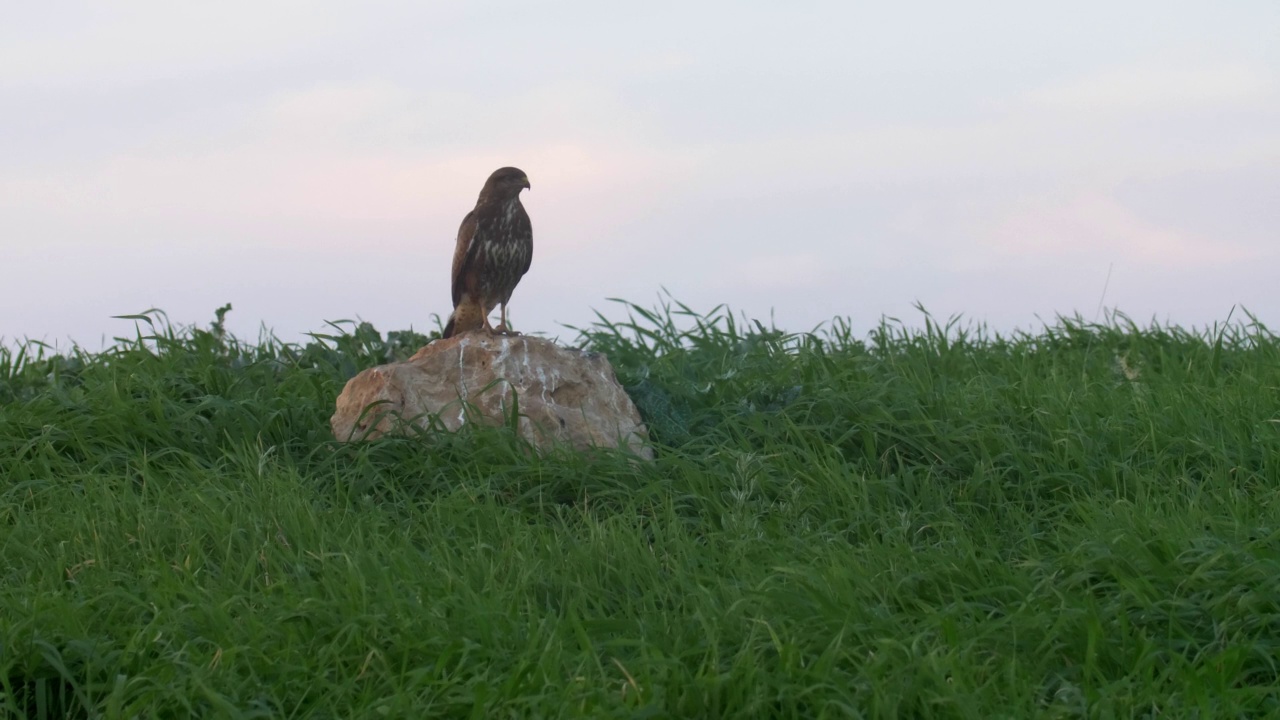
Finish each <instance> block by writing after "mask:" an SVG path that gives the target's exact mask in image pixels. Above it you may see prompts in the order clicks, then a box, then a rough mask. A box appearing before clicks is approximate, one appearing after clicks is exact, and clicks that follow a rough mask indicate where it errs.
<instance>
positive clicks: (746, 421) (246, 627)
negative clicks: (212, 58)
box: [0, 305, 1280, 718]
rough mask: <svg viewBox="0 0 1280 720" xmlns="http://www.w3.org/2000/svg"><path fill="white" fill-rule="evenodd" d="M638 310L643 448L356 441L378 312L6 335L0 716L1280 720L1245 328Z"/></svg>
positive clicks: (633, 338) (1272, 538)
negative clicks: (1011, 324) (54, 345)
mask: <svg viewBox="0 0 1280 720" xmlns="http://www.w3.org/2000/svg"><path fill="white" fill-rule="evenodd" d="M628 307H629V312H630V313H631V317H632V321H631V322H629V323H624V324H618V325H614V324H610V323H605V322H601V323H600V324H599V325H596V326H594V327H591V328H588V329H585V330H583V331H582V338H581V342H582V343H585V344H588V345H590V346H592V347H594V348H596V349H598V350H602V351H604V352H606V353H608V355H609V357H610V358H611V359H612V361H613V362H614V364H615V367H616V368H617V370H618V375H619V378H620V379H621V380H622V382H623V383H624V384H625V385H626V386H627V388H628V390H629V391H630V392H631V394H632V397H633V398H635V400H636V403H637V404H638V406H639V407H640V409H641V411H642V413H643V414H644V416H645V419H646V421H647V422H648V423H649V427H650V429H651V433H652V436H653V437H652V439H653V442H654V444H655V446H656V450H657V460H656V462H654V463H652V464H636V463H633V462H630V461H629V460H628V459H627V458H626V457H623V456H621V455H619V454H603V455H600V456H596V457H593V458H590V459H584V458H579V457H574V456H571V455H569V454H552V455H548V456H543V457H528V456H527V455H526V453H525V452H524V449H523V448H522V447H521V446H520V444H519V442H518V440H516V439H514V438H512V437H511V436H509V435H508V434H507V433H506V432H505V431H504V430H503V429H476V430H471V431H464V432H463V433H461V434H459V435H456V436H433V437H428V438H425V439H418V440H407V439H398V440H396V439H389V440H383V441H380V442H376V443H370V444H364V445H351V446H345V445H338V444H336V443H334V442H333V441H332V439H331V438H330V436H329V430H328V418H329V415H330V414H331V412H332V408H333V402H334V398H335V397H336V395H337V393H338V392H339V391H340V389H341V388H342V385H343V383H344V382H345V381H346V379H347V378H349V377H350V376H351V375H353V374H354V373H355V372H356V371H358V370H359V369H361V368H364V367H368V366H371V365H375V364H378V363H382V362H385V361H386V360H387V359H389V358H394V357H404V356H407V355H408V354H409V353H411V352H412V351H413V350H415V349H416V348H417V347H418V346H419V345H420V344H421V343H422V342H424V340H425V338H422V337H421V336H416V335H413V334H412V333H391V334H389V335H387V336H385V337H384V336H382V335H380V334H379V333H378V332H377V331H376V330H374V329H373V328H371V327H369V326H367V325H362V326H355V325H350V326H348V325H338V326H336V327H341V328H345V329H346V330H347V332H337V331H335V333H334V334H333V335H332V336H327V337H317V338H316V339H315V341H314V342H312V343H310V344H308V345H306V346H305V347H303V346H296V345H286V344H282V343H280V342H277V341H274V340H272V339H270V338H267V339H264V340H262V341H260V342H258V343H251V342H242V341H239V340H236V339H234V338H230V337H225V336H224V335H223V333H222V332H221V324H220V322H219V323H215V324H214V325H213V326H212V327H211V328H209V329H197V328H187V329H174V328H171V327H169V326H168V325H167V324H166V323H165V322H163V318H162V316H159V315H156V314H152V315H148V316H146V317H145V318H144V319H141V320H139V321H138V323H139V327H140V328H141V332H140V336H139V337H138V338H135V339H131V340H121V341H119V342H117V344H116V345H115V346H114V347H112V348H110V349H108V350H106V351H105V352H102V353H98V354H90V353H85V352H80V351H72V352H70V353H69V354H65V355H62V356H50V355H48V354H46V353H42V351H41V349H40V348H39V347H38V346H35V345H30V344H28V345H25V346H20V347H17V348H16V349H15V348H14V347H10V349H8V350H4V351H0V697H2V700H0V718H3V717H19V718H20V717H33V718H39V717H64V716H81V717H97V716H103V717H107V718H116V717H133V716H141V717H157V718H161V717H165V718H167V717H185V716H188V715H196V716H202V717H340V718H347V717H353V718H364V717H374V718H376V717H433V716H440V717H473V718H489V717H513V716H514V717H530V716H586V717H797V718H798V717H806V718H807V717H877V718H893V717H915V718H933V717H937V718H950V717H973V718H995V717H1018V718H1022V717H1064V718H1065V717H1161V718H1163V717H1204V718H1207V717H1263V716H1280V670H1278V666H1277V663H1278V662H1280V661H1278V660H1277V658H1280V339H1277V336H1276V335H1275V334H1273V333H1272V332H1271V331H1269V330H1267V329H1266V328H1265V327H1263V326H1261V325H1260V324H1259V323H1257V322H1256V321H1252V319H1250V320H1248V321H1246V322H1243V323H1233V324H1231V325H1229V326H1226V325H1224V326H1222V327H1218V328H1215V329H1210V330H1207V331H1204V332H1189V331H1185V330H1182V329H1179V328H1174V327H1163V326H1149V327H1139V326H1136V325H1134V324H1132V323H1130V322H1128V321H1127V320H1126V319H1124V318H1123V317H1115V318H1112V319H1111V320H1110V321H1108V322H1106V323H1103V324H1092V323H1086V322H1083V321H1080V320H1059V321H1057V323H1056V324H1055V325H1054V326H1052V327H1049V328H1047V329H1045V330H1043V331H1041V332H1039V333H1036V334H1027V335H1022V334H1019V335H1015V336H1012V337H997V336H994V335H991V334H987V333H984V332H982V331H981V330H979V329H973V328H969V329H965V328H963V327H961V326H958V325H956V324H951V325H946V324H944V325H943V326H941V327H940V326H939V325H937V324H935V323H933V322H932V321H930V322H929V323H928V325H927V327H925V328H924V329H923V330H919V331H915V330H909V329H906V328H905V327H904V326H903V325H901V324H899V323H894V322H886V323H884V324H882V325H881V326H880V327H879V328H878V329H877V330H875V331H873V332H872V333H871V334H870V335H869V336H867V337H865V338H862V337H854V336H853V335H852V334H851V332H850V331H849V328H848V325H847V324H845V323H843V322H840V321H835V322H833V323H832V324H830V325H828V326H826V327H825V328H824V329H822V330H820V331H819V332H817V333H815V334H802V335H789V334H784V333H781V332H778V331H775V330H773V329H769V328H766V327H764V326H761V325H760V324H758V323H742V322H738V323H735V322H734V318H733V317H732V316H731V315H730V314H728V313H726V312H725V311H724V310H717V311H713V312H711V313H710V314H707V315H703V316H697V315H693V314H692V313H690V312H688V311H687V310H686V309H683V308H682V307H680V306H678V305H677V306H676V307H674V308H658V309H656V310H646V309H644V308H640V307H634V306H628ZM673 318H674V320H673ZM681 328H684V329H681ZM690 328H691V329H690Z"/></svg>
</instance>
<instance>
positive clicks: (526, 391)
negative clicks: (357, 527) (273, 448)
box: [330, 332, 653, 460]
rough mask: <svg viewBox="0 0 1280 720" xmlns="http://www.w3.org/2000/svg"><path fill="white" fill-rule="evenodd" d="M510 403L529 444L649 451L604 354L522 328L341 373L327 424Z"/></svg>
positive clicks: (380, 429)
mask: <svg viewBox="0 0 1280 720" xmlns="http://www.w3.org/2000/svg"><path fill="white" fill-rule="evenodd" d="M513 392H514V394H515V396H516V397H515V400H516V401H517V402H515V403H513V397H512V394H513ZM373 403H381V404H379V405H377V406H375V407H372V408H370V407H369V406H370V405H371V404H373ZM468 406H470V407H468ZM515 406H518V407H519V412H520V425H519V427H520V434H521V435H522V436H523V437H524V438H525V439H526V440H528V441H529V442H530V443H532V444H533V445H534V446H535V447H538V448H547V447H549V446H551V445H553V444H555V443H568V444H569V445H570V446H572V447H574V448H576V449H579V450H586V449H588V448H592V447H626V448H628V449H630V450H631V452H633V453H635V454H636V455H639V456H640V457H643V458H645V459H650V460H651V459H653V450H652V449H651V448H649V447H648V446H647V445H645V443H644V441H645V440H646V439H647V438H648V433H647V432H646V431H645V427H644V425H643V423H641V421H640V413H639V412H637V411H636V406H635V405H634V404H633V403H632V402H631V398H629V397H627V393H626V391H625V390H623V389H622V386H621V385H619V384H618V379H617V377H616V376H615V375H614V373H613V367H612V366H610V365H609V361H608V359H607V358H605V356H604V355H601V354H599V353H592V352H585V351H582V350H571V349H567V348H562V347H560V346H558V345H556V344H555V343H553V342H551V341H549V340H543V339H540V338H534V337H525V336H515V337H507V336H503V335H489V334H487V333H483V332H472V333H465V334H463V335H459V336H457V337H452V338H448V339H446V340H436V341H435V342H433V343H431V344H430V345H427V346H426V347H424V348H422V349H421V350H419V351H418V352H417V353H416V354H414V356H413V357H411V358H409V360H408V361H406V362H398V363H391V364H389V365H379V366H378V367H374V368H369V369H368V370H365V371H364V372H362V373H360V374H359V375H356V376H355V377H353V378H351V380H350V381H348V382H347V386H346V387H345V388H344V389H343V390H342V394H341V395H339V396H338V403H337V411H336V412H335V413H334V414H333V418H332V419H331V421H330V424H331V425H332V427H333V434H334V436H335V437H336V438H338V439H339V440H344V441H345V440H359V439H361V438H374V437H377V436H379V435H382V434H385V433H389V432H396V431H397V430H398V429H400V430H403V429H404V427H403V425H402V424H401V423H402V421H410V422H412V423H414V424H416V425H418V426H419V427H427V426H429V425H430V423H431V418H432V416H437V417H439V419H440V422H441V423H443V425H444V426H445V427H446V428H448V429H449V430H451V431H452V430H457V429H458V428H459V427H461V426H462V424H463V423H464V422H467V421H468V420H470V421H481V422H487V423H490V424H495V425H497V424H501V423H503V422H506V420H505V418H509V417H510V416H511V409H512V408H513V407H515ZM366 408H368V411H366ZM397 426H399V428H398V427H397Z"/></svg>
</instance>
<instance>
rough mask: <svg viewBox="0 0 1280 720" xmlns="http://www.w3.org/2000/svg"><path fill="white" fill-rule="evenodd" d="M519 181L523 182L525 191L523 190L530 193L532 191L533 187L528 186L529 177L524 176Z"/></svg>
mask: <svg viewBox="0 0 1280 720" xmlns="http://www.w3.org/2000/svg"><path fill="white" fill-rule="evenodd" d="M520 180H521V182H523V183H524V189H525V190H528V191H530V192H532V191H533V186H532V185H530V184H529V176H528V175H525V176H524V177H523V178H521V179H520Z"/></svg>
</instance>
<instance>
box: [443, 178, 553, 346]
mask: <svg viewBox="0 0 1280 720" xmlns="http://www.w3.org/2000/svg"><path fill="white" fill-rule="evenodd" d="M528 187H529V177H528V176H527V175H525V174H524V172H523V171H521V170H519V169H517V168H513V167H504V168H499V169H497V170H494V171H493V174H492V175H490V176H489V179H488V180H487V181H485V184H484V188H483V189H481V190H480V199H479V200H476V207H475V209H474V210H472V211H471V212H469V213H467V216H466V217H464V218H463V219H462V227H460V228H458V247H457V249H455V250H454V251H453V314H452V315H451V316H450V317H449V323H448V324H447V325H445V327H444V335H443V336H442V337H453V336H454V335H457V334H458V333H463V332H466V331H468V330H480V329H484V330H486V331H488V332H491V333H492V332H495V328H494V327H493V326H491V325H490V324H489V313H490V312H493V308H494V307H495V306H497V305H501V306H502V322H501V323H500V324H499V325H498V327H497V329H496V332H500V333H508V332H510V331H509V330H508V328H507V302H508V301H509V300H511V291H513V290H515V289H516V284H517V283H519V282H520V278H521V277H523V276H524V274H525V273H526V272H528V271H529V263H530V262H531V261H532V260H533V226H532V225H530V224H529V214H528V213H526V212H525V211H524V205H521V204H520V191H521V190H524V189H525V188H528Z"/></svg>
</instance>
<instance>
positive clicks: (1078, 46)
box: [0, 2, 1280, 346]
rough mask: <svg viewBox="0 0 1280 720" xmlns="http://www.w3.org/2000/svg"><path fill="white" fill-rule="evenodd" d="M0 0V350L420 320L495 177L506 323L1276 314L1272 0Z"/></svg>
mask: <svg viewBox="0 0 1280 720" xmlns="http://www.w3.org/2000/svg"><path fill="white" fill-rule="evenodd" d="M886 5H887V4H886ZM17 7H18V9H16V10H15V9H10V10H8V11H6V21H5V23H4V24H3V26H2V27H0V157H3V158H4V161H3V163H0V250H2V253H3V254H2V255H0V257H3V262H4V268H5V272H4V274H3V278H4V281H3V282H4V286H3V290H2V291H0V338H4V339H5V340H9V341H12V340H14V339H17V338H22V337H31V338H36V339H43V340H46V341H49V342H58V343H60V344H62V343H66V341H67V339H68V338H72V339H74V340H76V341H78V342H80V343H82V344H86V345H89V346H97V345H99V344H100V342H101V341H102V339H103V338H104V337H109V336H111V335H113V334H122V333H129V332H130V331H131V324H129V323H127V322H123V321H119V320H112V319H110V316H112V315H120V314H127V313H134V312H138V311H141V310H143V309H146V308H149V307H160V308H164V309H165V310H167V311H168V313H169V315H170V316H171V317H172V318H173V319H174V320H175V321H177V322H180V323H190V322H201V323H204V322H207V321H208V320H209V319H211V318H212V313H213V310H214V308H216V307H218V306H219V305H221V304H223V303H225V302H231V303H233V304H234V305H235V310H234V312H233V313H232V314H231V316H230V324H231V327H232V328H233V329H234V330H235V331H236V332H237V333H238V334H241V335H246V336H250V337H253V336H256V333H257V330H258V327H259V325H260V324H265V325H267V326H269V327H271V328H272V329H274V331H275V332H276V333H277V334H279V335H280V336H281V337H283V338H285V339H289V340H298V339H300V338H301V337H302V333H304V332H306V331H310V330H321V329H323V327H324V321H325V320H326V319H339V318H353V317H357V316H358V317H361V318H363V319H366V320H369V321H371V322H373V323H374V324H375V325H376V326H378V327H379V328H380V329H382V330H391V329H403V328H407V327H410V326H413V327H415V328H418V329H427V328H429V327H432V326H433V325H432V319H431V315H432V314H444V313H446V312H447V311H448V309H449V307H448V300H449V278H448V267H449V259H450V255H451V252H452V247H453V242H454V235H455V233H456V230H457V226H458V223H459V221H460V220H461V218H462V215H463V214H464V213H465V212H466V211H467V210H468V209H469V208H470V206H471V205H472V204H473V203H474V200H475V195H476V193H477V192H478V190H479V187H480V185H481V183H482V182H483V180H484V178H485V177H486V176H487V175H488V173H489V172H490V171H492V170H493V169H494V168H496V167H499V166H501V165H508V164H511V165H518V166H519V167H521V168H523V169H524V170H526V171H527V172H528V174H529V176H530V178H531V180H532V183H533V190H532V192H530V193H526V195H525V204H526V207H527V208H528V209H529V212H530V214H531V216H532V218H533V223H534V232H535V242H536V252H535V257H534V263H533V268H532V270H531V272H530V274H529V275H527V276H526V277H525V279H524V281H523V282H522V284H521V285H520V288H519V289H518V290H517V291H516V294H515V297H514V299H513V304H512V307H511V313H512V319H513V321H514V324H515V326H516V327H517V328H520V329H522V330H525V331H543V332H546V333H549V334H553V335H554V334H557V333H559V334H561V335H562V336H567V335H571V333H567V332H565V331H564V330H563V329H562V328H561V327H560V323H569V324H582V323H585V322H588V321H589V320H590V319H591V317H592V315H593V309H600V310H603V311H605V312H606V313H613V312H615V311H613V310H612V309H611V306H610V304H609V303H608V302H607V301H606V300H605V298H608V297H625V298H627V299H629V300H633V301H636V302H640V303H642V304H651V303H652V302H654V301H656V299H657V296H658V293H659V291H660V288H662V287H665V288H667V289H668V290H669V291H670V292H671V293H672V294H673V295H674V296H675V297H676V298H678V299H680V300H682V301H684V302H686V303H688V304H690V305H693V306H694V307H695V308H704V309H705V308H709V307H711V306H713V305H716V304H718V303H728V304H729V305H731V306H732V307H734V308H736V309H738V310H741V311H744V312H745V313H747V314H748V315H750V316H752V317H760V318H768V317H769V315H770V314H771V313H772V314H773V316H774V317H775V318H776V319H777V322H778V324H779V325H780V326H781V327H784V328H787V329H792V330H804V329H809V328H811V327H813V326H814V325H816V324H818V323H820V322H823V321H825V320H829V319H830V318H831V317H833V316H835V315H844V316H848V317H850V318H852V320H853V323H854V326H855V327H856V328H858V329H861V330H865V329H867V328H868V327H870V326H871V325H873V324H874V323H875V322H876V321H877V319H878V318H879V317H880V316H881V315H882V314H889V315H893V316H897V317H901V318H902V319H904V320H907V321H908V322H912V323H915V322H917V321H918V315H917V314H916V313H915V311H913V310H912V309H911V306H912V304H913V303H915V302H917V301H919V302H921V303H923V304H924V305H925V306H926V307H927V308H929V309H930V311H932V312H933V313H934V314H935V315H939V316H944V317H945V316H947V315H951V314H954V313H963V314H964V315H965V316H966V317H969V318H972V319H974V320H978V321H985V322H987V323H989V324H990V325H991V326H992V327H994V328H998V329H1004V330H1007V329H1010V328H1013V327H1022V328H1034V327H1036V326H1038V324H1039V321H1038V319H1037V318H1045V319H1050V318H1052V317H1053V316H1054V315H1055V314H1057V313H1064V314H1070V313H1073V312H1076V311H1079V312H1081V313H1083V314H1084V315H1085V316H1086V317H1090V318H1092V317H1093V316H1094V315H1095V313H1096V311H1097V308H1098V306H1099V304H1100V302H1103V303H1105V305H1106V306H1107V307H1109V308H1111V307H1118V308H1119V309H1120V310H1121V311H1123V312H1126V313H1128V314H1129V315H1131V316H1133V317H1134V318H1136V319H1138V320H1146V319H1149V318H1151V317H1158V318H1160V319H1161V320H1169V321H1173V322H1177V323H1181V324H1184V325H1193V324H1194V325H1204V324H1206V323H1210V322H1213V321H1215V320H1222V319H1225V318H1226V316H1227V314H1228V312H1230V311H1231V308H1232V306H1233V305H1237V304H1242V305H1244V306H1245V307H1247V308H1249V309H1250V310H1252V311H1253V312H1255V313H1256V314H1257V315H1258V316H1259V317H1260V318H1261V319H1262V320H1263V321H1264V322H1267V323H1268V324H1271V325H1277V324H1280V289H1277V285H1280V283H1278V282H1277V280H1278V279H1280V270H1277V267H1280V201H1278V200H1277V196H1278V195H1280V42H1277V41H1276V38H1278V37H1280V4H1277V3H1274V2H1252V3H1250V2H1237V3H1230V4H1225V3H1223V4H1217V5H1215V6H1212V7H1211V6H1210V5H1209V4H1207V3H1206V4H1176V3H1167V2H1131V3H1123V4H1119V5H1117V4H1115V3H1100V2H1081V3H1073V4H1070V5H1063V6H1061V7H1059V8H1056V9H1052V8H1046V7H1039V6H1038V4H1029V3H967V4H963V5H956V4H953V3H923V4H911V5H906V4H896V5H894V6H893V7H877V8H859V7H857V6H856V5H855V4H853V3H845V2H830V3H824V2H797V3H789V4H783V3H750V2H733V3H730V2H705V3H698V4H689V3H679V4H677V3H662V2H658V3H650V4H646V5H644V6H623V5H617V4H608V3H589V2H546V3H493V2H491V3H483V2H480V3H475V2H468V3H461V2H454V3H447V2H446V3H429V4H428V3H399V4H395V3H389V4H378V5H367V4H356V3H324V2H307V3H303V2H295V3H273V4H260V3H254V4H249V3H236V2H228V3H218V4H201V5H195V4H174V3H159V2H155V3H132V4H129V5H127V6H125V5H112V6H110V7H108V6H106V5H103V4H91V3H83V4H80V5H78V6H71V5H65V4H58V5H50V4H37V3H30V4H26V5H22V6H17ZM1108 276H1110V280H1109V283H1108V280H1107V279H1108ZM1104 284H1105V285H1106V286H1107V290H1106V294H1105V297H1104V296H1103V288H1104ZM1238 316H1239V314H1238V311H1237V317H1238Z"/></svg>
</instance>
